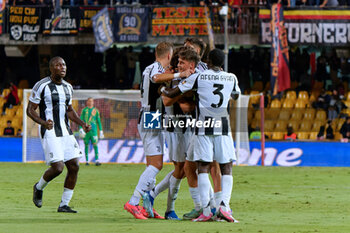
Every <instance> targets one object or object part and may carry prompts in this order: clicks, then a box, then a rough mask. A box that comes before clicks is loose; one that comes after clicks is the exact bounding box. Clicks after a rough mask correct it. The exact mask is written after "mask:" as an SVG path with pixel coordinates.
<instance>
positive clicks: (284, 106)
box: [282, 99, 294, 108]
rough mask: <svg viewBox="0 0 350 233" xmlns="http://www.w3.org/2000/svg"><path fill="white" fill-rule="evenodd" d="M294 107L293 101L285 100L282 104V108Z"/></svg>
mask: <svg viewBox="0 0 350 233" xmlns="http://www.w3.org/2000/svg"><path fill="white" fill-rule="evenodd" d="M293 107H294V101H293V100H291V99H285V100H284V101H283V104H282V108H293Z"/></svg>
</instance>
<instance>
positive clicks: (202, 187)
mask: <svg viewBox="0 0 350 233" xmlns="http://www.w3.org/2000/svg"><path fill="white" fill-rule="evenodd" d="M198 188H199V193H200V196H201V202H202V207H203V214H204V215H205V216H209V215H210V212H211V211H210V204H209V201H210V196H209V191H210V180H209V174H208V173H199V174H198Z"/></svg>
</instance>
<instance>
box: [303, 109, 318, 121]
mask: <svg viewBox="0 0 350 233" xmlns="http://www.w3.org/2000/svg"><path fill="white" fill-rule="evenodd" d="M315 113H316V110H315V109H314V108H307V109H306V110H305V112H304V120H313V119H315Z"/></svg>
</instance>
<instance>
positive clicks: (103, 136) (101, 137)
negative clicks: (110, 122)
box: [100, 130, 105, 139]
mask: <svg viewBox="0 0 350 233" xmlns="http://www.w3.org/2000/svg"><path fill="white" fill-rule="evenodd" d="M104 138H105V135H103V131H102V130H101V131H100V139H104Z"/></svg>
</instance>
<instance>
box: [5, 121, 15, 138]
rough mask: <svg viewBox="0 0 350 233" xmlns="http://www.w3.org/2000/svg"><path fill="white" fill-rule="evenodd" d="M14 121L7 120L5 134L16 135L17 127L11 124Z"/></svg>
mask: <svg viewBox="0 0 350 233" xmlns="http://www.w3.org/2000/svg"><path fill="white" fill-rule="evenodd" d="M11 124H12V121H10V120H8V121H7V127H6V128H5V129H4V136H15V129H14V128H13V127H12V126H11Z"/></svg>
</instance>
